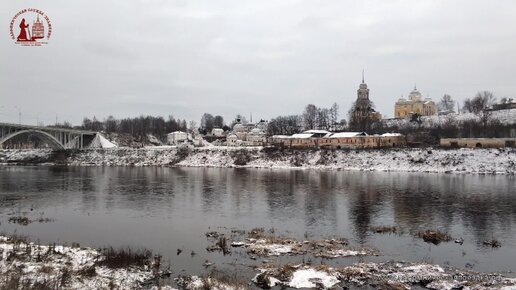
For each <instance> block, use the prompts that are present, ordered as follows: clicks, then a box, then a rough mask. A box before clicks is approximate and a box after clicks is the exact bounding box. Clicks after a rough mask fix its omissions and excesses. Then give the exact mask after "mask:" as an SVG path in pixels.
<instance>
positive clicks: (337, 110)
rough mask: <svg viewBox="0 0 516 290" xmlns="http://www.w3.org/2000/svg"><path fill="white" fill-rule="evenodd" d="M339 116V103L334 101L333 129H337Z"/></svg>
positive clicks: (332, 107) (331, 122)
mask: <svg viewBox="0 0 516 290" xmlns="http://www.w3.org/2000/svg"><path fill="white" fill-rule="evenodd" d="M338 118H339V105H337V103H333V105H332V106H331V108H330V125H331V129H332V130H335V127H336V126H337V119H338Z"/></svg>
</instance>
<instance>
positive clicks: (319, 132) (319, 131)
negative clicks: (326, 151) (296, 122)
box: [303, 130, 330, 134]
mask: <svg viewBox="0 0 516 290" xmlns="http://www.w3.org/2000/svg"><path fill="white" fill-rule="evenodd" d="M328 133H330V132H329V131H326V130H308V131H304V132H303V134H328Z"/></svg>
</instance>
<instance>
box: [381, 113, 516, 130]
mask: <svg viewBox="0 0 516 290" xmlns="http://www.w3.org/2000/svg"><path fill="white" fill-rule="evenodd" d="M491 119H492V120H498V121H500V123H502V124H504V125H510V124H516V109H509V110H498V111H492V116H491ZM471 120H475V121H480V117H479V116H478V115H475V114H473V113H464V114H450V115H446V116H437V115H436V116H422V117H421V121H422V123H421V127H423V128H435V127H437V126H439V125H441V126H442V125H444V124H446V123H447V122H450V121H453V122H464V121H471ZM382 122H383V123H384V124H385V126H398V127H419V125H418V124H416V123H411V122H410V120H409V119H408V118H406V119H385V120H383V121H382Z"/></svg>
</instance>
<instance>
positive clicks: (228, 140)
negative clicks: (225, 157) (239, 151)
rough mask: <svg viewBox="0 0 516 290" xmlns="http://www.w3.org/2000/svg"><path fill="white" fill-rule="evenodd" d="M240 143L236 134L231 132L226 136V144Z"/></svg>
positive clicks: (234, 144)
mask: <svg viewBox="0 0 516 290" xmlns="http://www.w3.org/2000/svg"><path fill="white" fill-rule="evenodd" d="M237 143H238V136H237V135H236V134H229V135H228V136H227V137H226V145H227V146H236V145H237Z"/></svg>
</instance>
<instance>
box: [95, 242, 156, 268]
mask: <svg viewBox="0 0 516 290" xmlns="http://www.w3.org/2000/svg"><path fill="white" fill-rule="evenodd" d="M102 254H103V255H104V259H103V260H102V261H100V262H99V265H101V266H107V267H108V268H113V269H116V268H126V267H129V266H138V267H141V266H144V265H147V264H148V263H149V262H150V257H151V255H152V252H151V251H149V250H146V249H138V250H133V249H131V248H120V249H114V248H112V247H109V248H105V249H103V251H102Z"/></svg>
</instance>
